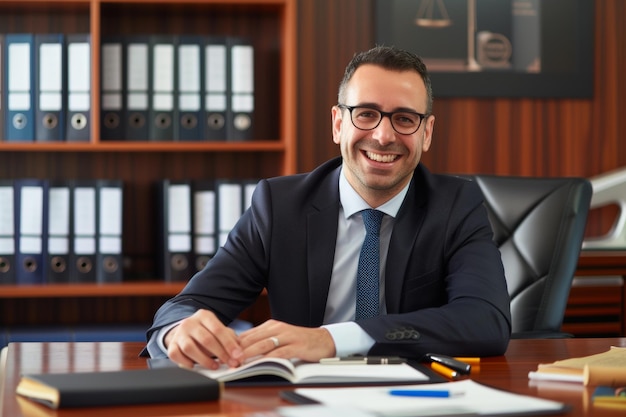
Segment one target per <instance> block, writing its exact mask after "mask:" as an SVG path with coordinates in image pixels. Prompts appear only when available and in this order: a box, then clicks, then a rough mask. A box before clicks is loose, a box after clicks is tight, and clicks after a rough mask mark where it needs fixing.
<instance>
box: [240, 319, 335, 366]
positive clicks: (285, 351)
mask: <svg viewBox="0 0 626 417" xmlns="http://www.w3.org/2000/svg"><path fill="white" fill-rule="evenodd" d="M239 344H240V346H241V348H243V360H246V359H249V358H253V357H255V356H259V355H263V356H269V357H277V358H288V359H291V358H298V359H302V360H305V361H308V362H317V361H319V360H320V359H321V358H327V357H331V356H335V342H334V341H333V338H332V337H331V335H330V333H329V332H328V331H327V330H326V329H324V328H322V327H317V328H309V327H300V326H294V325H291V324H287V323H284V322H281V321H276V320H268V321H266V322H265V323H263V324H261V325H260V326H257V327H255V328H253V329H250V330H246V331H245V332H243V333H241V334H240V335H239Z"/></svg>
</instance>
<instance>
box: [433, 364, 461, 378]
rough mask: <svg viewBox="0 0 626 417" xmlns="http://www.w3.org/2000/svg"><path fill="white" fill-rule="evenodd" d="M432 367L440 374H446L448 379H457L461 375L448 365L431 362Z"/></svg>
mask: <svg viewBox="0 0 626 417" xmlns="http://www.w3.org/2000/svg"><path fill="white" fill-rule="evenodd" d="M430 368H431V369H432V370H433V371H435V372H437V373H438V374H440V375H443V376H445V377H446V378H448V379H457V378H458V377H459V373H458V372H457V371H455V370H454V369H450V368H448V367H447V366H444V365H442V364H440V363H437V362H432V363H431V364H430Z"/></svg>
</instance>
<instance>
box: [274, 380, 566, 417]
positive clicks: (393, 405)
mask: <svg viewBox="0 0 626 417" xmlns="http://www.w3.org/2000/svg"><path fill="white" fill-rule="evenodd" d="M411 390H413V392H423V393H426V392H430V393H433V392H446V393H448V394H449V395H448V396H445V397H444V396H435V395H424V396H421V395H415V396H402V395H400V396H394V393H397V392H398V391H400V392H407V391H408V392H411ZM281 394H282V396H283V398H285V399H287V400H291V401H292V402H295V403H297V404H313V403H316V404H321V405H323V406H327V407H337V408H340V407H350V408H353V409H356V410H359V411H362V412H366V413H371V414H372V415H373V416H378V417H381V416H383V417H402V416H418V415H419V416H437V415H447V416H450V415H466V414H467V415H497V416H503V415H508V414H519V415H531V414H532V415H538V414H555V413H560V412H563V411H566V410H567V408H568V406H567V405H565V404H563V403H560V402H557V401H551V400H546V399H542V398H537V397H531V396H528V395H519V394H514V393H511V392H508V391H503V390H499V389H496V388H491V387H488V386H485V385H482V384H480V383H478V382H475V381H473V380H471V379H465V380H462V381H453V382H444V383H437V384H421V385H415V386H413V385H403V386H398V387H396V386H386V387H347V388H297V389H296V390H294V391H284V392H283V393H281ZM279 411H281V410H279ZM279 415H281V416H282V415H283V414H282V413H279ZM311 415H315V414H311ZM317 415H328V414H323V413H318V414H317ZM341 415H348V414H347V413H344V414H341Z"/></svg>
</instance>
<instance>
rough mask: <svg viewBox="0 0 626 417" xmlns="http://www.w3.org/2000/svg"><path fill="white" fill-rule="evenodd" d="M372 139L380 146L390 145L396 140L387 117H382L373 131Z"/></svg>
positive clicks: (394, 132)
mask: <svg viewBox="0 0 626 417" xmlns="http://www.w3.org/2000/svg"><path fill="white" fill-rule="evenodd" d="M372 137H373V138H374V139H376V140H377V141H378V142H380V144H381V145H385V144H387V143H391V142H393V141H394V140H395V139H396V131H395V129H394V128H393V125H392V123H391V117H390V116H389V115H384V116H383V117H382V119H381V120H380V123H379V124H378V126H376V129H374V133H373V135H372Z"/></svg>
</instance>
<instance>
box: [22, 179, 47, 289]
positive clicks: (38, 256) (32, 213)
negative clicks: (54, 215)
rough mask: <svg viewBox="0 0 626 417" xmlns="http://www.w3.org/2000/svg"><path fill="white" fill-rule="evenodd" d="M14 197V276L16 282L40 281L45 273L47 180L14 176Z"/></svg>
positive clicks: (37, 282) (44, 278)
mask: <svg viewBox="0 0 626 417" xmlns="http://www.w3.org/2000/svg"><path fill="white" fill-rule="evenodd" d="M14 191H15V194H14V199H15V200H14V201H15V213H16V216H15V236H16V248H15V249H16V256H15V265H16V270H15V280H16V282H17V284H42V283H44V282H45V280H46V277H47V273H46V269H47V268H46V266H47V262H46V261H47V259H46V253H45V248H46V245H45V240H46V235H47V230H48V226H47V216H46V212H47V211H48V200H47V198H48V196H47V194H48V193H47V181H46V180H40V179H19V180H14Z"/></svg>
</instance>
